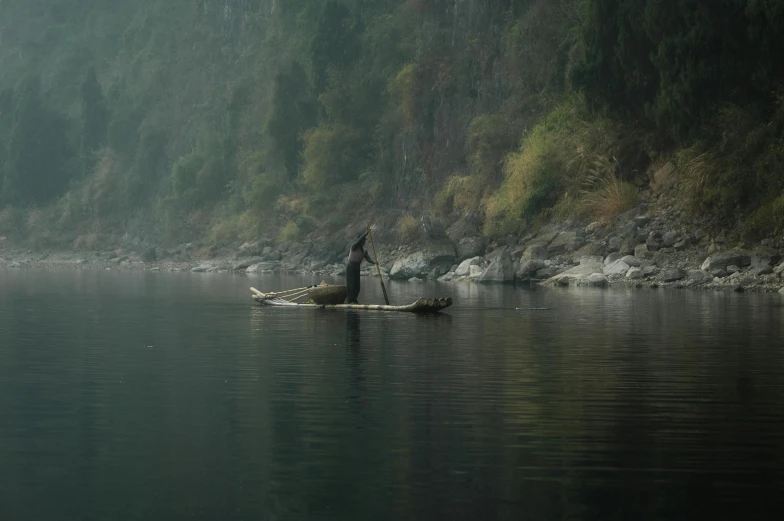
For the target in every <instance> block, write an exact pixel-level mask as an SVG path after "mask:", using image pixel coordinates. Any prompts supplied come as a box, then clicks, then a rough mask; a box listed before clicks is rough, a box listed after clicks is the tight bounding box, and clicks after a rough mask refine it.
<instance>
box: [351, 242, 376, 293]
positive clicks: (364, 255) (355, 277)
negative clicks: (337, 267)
mask: <svg viewBox="0 0 784 521" xmlns="http://www.w3.org/2000/svg"><path fill="white" fill-rule="evenodd" d="M366 236H367V232H365V233H364V234H362V235H361V236H360V237H359V239H357V241H356V242H355V243H354V244H352V245H351V250H350V251H349V252H348V266H346V291H347V292H348V296H347V297H348V298H347V300H348V303H349V304H357V303H358V302H357V297H359V288H360V284H359V272H360V269H361V267H362V261H363V260H366V261H368V262H369V263H371V264H375V263H376V261H374V260H373V259H372V258H371V257H370V254H369V253H368V252H367V250H366V249H365V237H366Z"/></svg>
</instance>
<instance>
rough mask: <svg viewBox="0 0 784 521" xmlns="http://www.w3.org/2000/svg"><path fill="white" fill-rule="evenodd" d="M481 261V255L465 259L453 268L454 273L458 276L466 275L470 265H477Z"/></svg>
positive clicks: (469, 270)
mask: <svg viewBox="0 0 784 521" xmlns="http://www.w3.org/2000/svg"><path fill="white" fill-rule="evenodd" d="M481 263H482V257H474V258H471V259H466V260H464V261H463V262H461V263H460V266H458V267H457V269H455V275H456V276H458V277H467V276H468V275H469V274H470V273H471V266H478V265H479V264H481Z"/></svg>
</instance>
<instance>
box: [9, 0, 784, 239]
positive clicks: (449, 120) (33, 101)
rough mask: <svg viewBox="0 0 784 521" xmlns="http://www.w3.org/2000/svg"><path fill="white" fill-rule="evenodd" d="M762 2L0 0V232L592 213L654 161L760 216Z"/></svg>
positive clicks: (766, 130)
mask: <svg viewBox="0 0 784 521" xmlns="http://www.w3.org/2000/svg"><path fill="white" fill-rule="evenodd" d="M783 28H784V4H782V2H778V1H776V0H726V1H722V2H715V3H714V2H710V3H709V2H699V1H697V0H685V1H675V0H483V1H480V0H450V1H446V0H286V1H282V0H134V1H131V0H118V1H115V2H101V1H98V0H4V1H3V2H2V3H0V70H2V75H1V76H0V88H1V90H0V137H2V139H1V140H0V145H1V146H0V181H1V184H0V235H2V236H7V237H9V238H11V239H13V240H17V241H21V242H25V241H26V242H29V243H31V244H34V245H39V246H66V247H77V248H91V247H97V246H98V245H99V244H104V243H107V242H110V241H111V240H113V239H112V237H115V238H116V237H117V236H122V235H125V234H127V235H129V236H136V237H145V238H147V239H148V240H149V241H154V242H161V243H165V242H184V241H191V240H204V241H206V242H210V243H223V242H227V241H236V240H245V239H251V238H253V237H257V236H259V235H267V236H276V237H278V238H279V239H280V240H295V239H298V238H303V237H305V236H307V235H308V234H309V233H314V232H318V233H323V232H331V231H335V230H339V229H340V228H341V227H343V226H345V225H346V224H348V223H350V222H351V221H353V220H356V219H359V220H360V221H361V220H362V219H363V218H364V217H365V216H368V215H371V214H377V213H378V212H388V213H390V214H393V213H394V215H396V216H398V217H397V223H398V228H399V229H400V231H402V232H403V233H405V230H406V229H407V228H410V227H412V226H415V224H416V222H417V220H418V218H419V216H421V215H423V214H430V215H440V216H449V215H456V214H455V212H466V211H474V212H477V213H478V214H479V215H480V216H481V218H482V220H483V222H484V226H485V231H486V233H487V234H489V235H499V234H505V233H517V232H522V231H524V230H525V229H526V228H527V227H530V226H532V225H533V224H535V223H537V222H541V221H542V220H544V219H548V218H564V219H565V218H578V219H586V220H588V219H590V220H596V219H601V218H612V217H613V216H614V215H617V213H619V212H621V211H623V210H625V209H627V208H629V207H630V206H632V205H634V204H635V203H636V202H637V201H638V199H639V197H640V193H641V190H644V189H645V187H646V185H647V177H646V175H645V174H646V172H647V170H648V169H649V167H650V166H651V164H655V163H657V162H661V161H667V160H670V159H672V160H673V162H674V164H675V166H676V168H677V177H678V183H679V186H680V188H681V189H680V191H679V193H680V194H681V196H682V197H683V202H684V204H685V205H688V207H689V208H691V209H692V210H693V211H695V212H710V213H711V214H712V215H715V216H716V219H717V225H718V224H727V223H730V224H731V225H735V224H738V223H740V224H739V228H738V229H739V230H740V231H741V232H742V233H744V234H749V235H754V236H766V235H769V234H771V233H776V232H780V231H781V230H782V228H784V173H782V171H783V168H784V143H782V136H784V134H783V132H784V97H782V94H781V90H780V87H781V82H782V80H784V65H782V63H783V62H782V61H781V60H780V59H779V56H780V52H781V51H782V50H784V29H783Z"/></svg>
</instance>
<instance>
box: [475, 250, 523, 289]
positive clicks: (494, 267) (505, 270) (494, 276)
mask: <svg viewBox="0 0 784 521" xmlns="http://www.w3.org/2000/svg"><path fill="white" fill-rule="evenodd" d="M514 277H515V273H514V268H513V264H512V255H511V254H510V253H509V251H508V250H504V251H503V252H501V254H500V255H498V256H497V257H496V258H495V260H494V261H493V262H491V263H490V266H488V268H487V270H486V271H485V272H484V273H483V274H482V276H481V277H479V282H482V283H505V282H514Z"/></svg>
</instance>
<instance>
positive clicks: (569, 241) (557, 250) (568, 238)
mask: <svg viewBox="0 0 784 521" xmlns="http://www.w3.org/2000/svg"><path fill="white" fill-rule="evenodd" d="M576 238H577V234H576V233H574V232H561V233H560V234H558V236H557V237H556V238H555V239H553V241H552V242H551V243H550V244H549V245H548V246H547V253H549V254H550V255H551V256H554V255H563V254H564V253H570V252H572V251H574V250H573V249H572V248H573V247H574V245H575V239H576ZM580 246H582V245H580Z"/></svg>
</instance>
